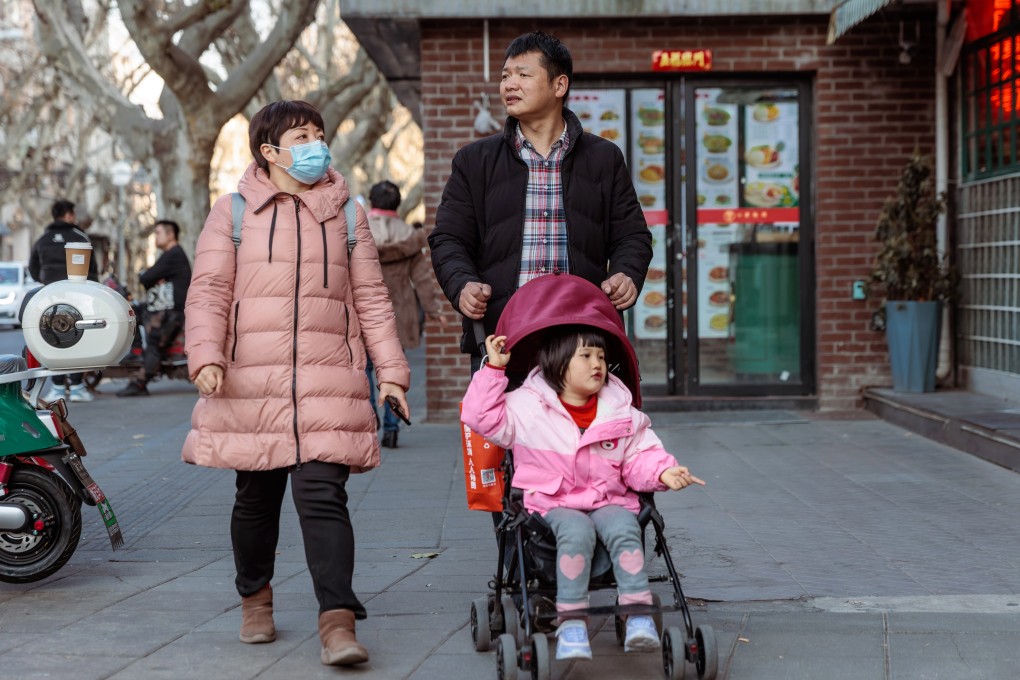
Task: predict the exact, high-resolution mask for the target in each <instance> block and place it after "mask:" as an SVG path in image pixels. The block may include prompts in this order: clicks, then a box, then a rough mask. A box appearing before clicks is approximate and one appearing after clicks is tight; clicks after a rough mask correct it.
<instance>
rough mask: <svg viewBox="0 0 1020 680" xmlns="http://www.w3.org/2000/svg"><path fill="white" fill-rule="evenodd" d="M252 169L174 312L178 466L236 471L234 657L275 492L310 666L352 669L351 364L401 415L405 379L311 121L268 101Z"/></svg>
mask: <svg viewBox="0 0 1020 680" xmlns="http://www.w3.org/2000/svg"><path fill="white" fill-rule="evenodd" d="M249 139H250V145H251V150H252V154H253V155H254V157H255V162H254V163H252V164H251V165H250V166H249V167H248V169H247V170H246V171H245V173H244V176H243V177H242V178H241V181H240V183H239V185H238V191H239V192H240V194H241V195H242V196H243V197H244V199H245V211H244V217H243V219H242V222H241V224H242V229H241V242H240V245H239V246H238V247H236V249H235V245H234V242H233V240H232V231H233V220H232V213H231V200H232V199H231V197H230V196H223V197H221V198H220V199H219V200H218V201H217V202H216V204H215V205H214V206H213V209H212V212H210V214H209V218H208V219H207V220H206V224H205V227H204V229H203V230H202V234H201V236H200V237H199V239H198V246H197V248H196V251H195V266H194V272H193V276H192V281H191V288H190V289H189V291H188V301H187V306H186V308H185V318H186V326H185V327H186V335H185V337H186V338H187V352H188V368H189V372H190V374H191V378H192V379H193V380H194V381H195V385H196V386H197V387H198V389H199V391H200V392H201V398H200V399H199V400H198V403H197V404H196V405H195V410H194V413H193V415H192V430H191V432H190V433H189V434H188V437H187V440H186V441H185V444H184V451H183V458H184V460H185V461H186V462H188V463H194V464H197V465H205V466H209V467H218V468H229V469H233V470H236V471H237V496H236V500H235V503H234V510H233V514H232V517H231V527H230V529H231V539H232V543H233V548H234V562H235V565H236V567H237V577H236V579H235V584H236V586H237V591H238V593H239V594H240V595H241V598H242V599H241V603H242V606H241V608H242V622H241V634H240V639H241V641H242V642H247V643H257V642H272V641H273V640H274V639H275V637H276V630H275V627H274V624H273V617H272V589H271V587H270V580H271V579H272V577H273V567H274V558H275V551H276V545H277V540H278V538H279V524H280V507H281V503H282V502H283V495H284V492H285V491H286V488H287V482H288V478H289V480H290V482H291V484H292V491H291V493H292V495H293V498H294V504H295V507H296V508H297V512H298V517H299V519H300V523H301V531H302V535H303V538H304V544H305V553H306V556H307V560H308V568H309V571H310V573H311V577H312V583H313V586H314V588H315V594H316V597H317V599H318V601H319V634H320V637H321V639H322V653H321V660H322V663H324V664H327V665H347V664H353V663H359V662H363V661H367V660H368V652H367V650H366V649H365V648H364V647H363V646H362V645H361V644H360V643H358V641H357V639H356V638H355V634H354V621H355V619H356V618H365V609H364V607H363V606H362V605H361V603H360V602H359V601H358V598H357V596H356V595H355V594H354V591H353V589H352V586H351V580H352V576H353V573H354V533H353V529H352V527H351V522H350V516H349V513H348V510H347V493H346V490H345V485H346V482H347V479H348V476H349V475H350V473H351V472H361V471H364V470H368V469H371V468H373V467H375V466H377V465H378V464H379V443H378V439H377V436H378V435H377V434H376V427H375V415H374V412H373V410H372V407H371V405H370V404H369V402H368V399H369V389H368V380H367V377H366V375H365V364H366V352H367V353H368V355H370V356H371V357H372V361H373V363H374V364H375V366H376V374H377V378H378V381H379V391H380V396H379V400H380V403H381V402H382V400H383V398H385V397H386V396H391V395H392V396H394V397H395V398H396V399H397V400H398V401H399V402H400V404H401V406H402V407H403V409H404V411H405V413H409V409H408V406H407V400H406V398H405V396H404V391H405V390H406V389H407V388H408V385H409V381H410V371H409V369H408V366H407V360H406V359H405V358H404V354H403V351H402V350H401V346H400V340H399V338H398V337H397V327H396V322H395V318H394V315H393V308H392V305H391V304H390V300H389V297H388V294H387V290H386V285H385V283H384V282H383V278H382V270H381V268H380V265H379V260H378V256H377V252H376V248H375V243H374V241H373V239H372V234H371V231H370V230H369V227H368V222H367V220H366V217H365V214H364V212H363V211H362V210H361V209H360V208H358V210H357V224H356V233H357V245H356V246H355V247H354V249H353V252H352V253H351V255H350V258H348V251H347V222H346V219H345V216H344V209H343V208H344V203H345V202H346V201H347V200H349V199H350V195H349V192H348V189H347V183H346V182H345V181H344V178H343V177H341V176H340V174H339V173H337V172H336V171H334V170H332V169H331V168H329V163H330V160H331V159H330V155H329V148H328V147H327V146H326V144H325V142H324V141H323V140H324V135H323V121H322V117H321V116H320V115H319V113H318V112H317V111H316V110H315V109H314V108H313V107H312V106H311V105H309V104H307V103H305V102H298V101H280V102H275V103H273V104H270V105H268V106H266V107H265V108H263V109H262V110H261V111H259V112H258V113H257V114H256V115H255V116H254V117H253V118H252V120H251V125H250V128H249Z"/></svg>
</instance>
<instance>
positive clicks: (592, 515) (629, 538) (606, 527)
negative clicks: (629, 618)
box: [545, 505, 652, 612]
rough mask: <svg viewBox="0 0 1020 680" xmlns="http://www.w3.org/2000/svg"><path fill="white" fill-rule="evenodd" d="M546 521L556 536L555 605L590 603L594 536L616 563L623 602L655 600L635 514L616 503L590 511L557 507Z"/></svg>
mask: <svg viewBox="0 0 1020 680" xmlns="http://www.w3.org/2000/svg"><path fill="white" fill-rule="evenodd" d="M545 520H546V522H548V523H549V526H550V527H552V530H553V533H554V534H555V535H556V609H557V610H558V611H561V612H562V611H571V610H574V609H582V608H585V607H587V606H588V579H589V577H590V576H591V560H592V555H593V553H594V552H595V540H596V536H597V537H598V538H599V539H601V540H602V543H603V544H604V545H605V546H606V550H607V551H608V552H609V557H610V559H611V561H612V564H613V575H614V576H615V577H616V587H617V590H618V591H619V594H620V604H639V603H640V604H651V602H652V593H651V591H650V590H649V588H648V575H647V574H646V573H645V556H644V551H643V550H642V548H641V527H640V526H639V525H638V521H637V515H635V514H634V513H633V512H631V511H630V510H627V509H626V508H622V507H620V506H618V505H608V506H606V507H604V508H599V509H598V510H593V511H592V512H582V511H580V510H570V509H568V508H553V509H552V510H550V511H549V512H547V513H546V514H545Z"/></svg>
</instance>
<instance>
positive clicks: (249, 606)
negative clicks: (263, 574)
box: [240, 585, 276, 644]
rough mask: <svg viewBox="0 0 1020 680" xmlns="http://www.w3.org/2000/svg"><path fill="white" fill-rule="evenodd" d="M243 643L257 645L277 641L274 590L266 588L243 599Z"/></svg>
mask: <svg viewBox="0 0 1020 680" xmlns="http://www.w3.org/2000/svg"><path fill="white" fill-rule="evenodd" d="M240 639H241V642H246V643H248V644H256V643H259V642H272V641H273V640H275V639H276V626H274V625H273V589H272V588H271V587H270V586H269V585H267V586H266V587H265V588H263V589H262V590H260V591H259V592H257V593H255V594H254V595H249V596H248V597H242V598H241V635H240Z"/></svg>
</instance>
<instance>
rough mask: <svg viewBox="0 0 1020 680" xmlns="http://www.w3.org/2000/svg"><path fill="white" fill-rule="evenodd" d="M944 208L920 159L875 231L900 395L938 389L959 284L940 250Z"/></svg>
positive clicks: (876, 275)
mask: <svg viewBox="0 0 1020 680" xmlns="http://www.w3.org/2000/svg"><path fill="white" fill-rule="evenodd" d="M945 209H946V200H945V196H943V195H940V194H938V193H937V192H936V191H935V178H934V172H933V170H932V165H931V161H930V159H928V158H926V157H923V156H921V155H919V154H915V155H914V156H913V158H911V159H910V162H909V163H907V165H906V166H905V167H904V169H903V174H902V175H901V177H900V182H899V185H898V186H897V189H896V195H894V196H892V197H890V198H889V199H888V200H886V202H885V206H884V207H883V208H882V213H881V215H879V218H878V224H877V226H876V228H875V238H876V240H878V241H879V242H880V243H881V248H880V249H879V252H878V255H876V257H875V263H874V267H873V269H872V274H871V283H872V288H873V289H875V290H877V291H879V292H880V293H881V297H882V299H883V300H884V301H885V309H884V311H885V326H886V338H887V341H888V344H889V360H890V363H891V366H892V374H893V388H894V389H896V390H897V391H904V392H930V391H932V390H933V389H934V388H935V368H936V365H937V363H938V348H939V336H940V330H941V320H942V303H944V302H950V301H951V300H952V297H953V294H954V292H955V289H956V279H957V277H956V272H955V270H954V269H953V267H951V266H950V263H949V260H948V258H947V256H941V255H940V254H939V251H938V242H937V237H936V223H937V221H938V218H939V215H941V214H942V213H943V212H944V211H945Z"/></svg>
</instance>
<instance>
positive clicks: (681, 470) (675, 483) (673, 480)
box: [659, 465, 705, 491]
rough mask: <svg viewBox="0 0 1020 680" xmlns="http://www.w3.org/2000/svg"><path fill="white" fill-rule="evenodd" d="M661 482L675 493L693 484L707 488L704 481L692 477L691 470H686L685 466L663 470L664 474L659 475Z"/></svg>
mask: <svg viewBox="0 0 1020 680" xmlns="http://www.w3.org/2000/svg"><path fill="white" fill-rule="evenodd" d="M659 481H660V482H662V483H663V484H665V485H666V486H668V487H669V488H670V489H672V490H673V491H679V490H680V489H683V488H684V487H687V486H690V485H691V484H700V485H701V486H705V482H704V481H702V480H700V479H698V478H697V477H695V476H694V475H692V474H691V473H690V470H688V469H687V468H685V467H684V466H683V465H676V466H674V467H671V468H666V469H665V470H663V472H662V474H661V475H659Z"/></svg>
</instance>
